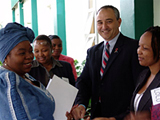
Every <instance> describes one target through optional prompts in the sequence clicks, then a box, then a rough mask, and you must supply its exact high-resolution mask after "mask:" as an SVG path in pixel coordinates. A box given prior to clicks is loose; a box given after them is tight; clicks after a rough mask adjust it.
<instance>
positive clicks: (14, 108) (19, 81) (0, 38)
mask: <svg viewBox="0 0 160 120" xmlns="http://www.w3.org/2000/svg"><path fill="white" fill-rule="evenodd" d="M33 39H34V33H33V31H32V30H31V29H29V28H25V27H23V26H22V25H20V24H18V23H8V24H7V25H6V27H5V28H2V29H1V30H0V61H1V62H2V63H3V66H2V67H0V101H1V102H0V111H1V113H0V119H1V120H33V119H36V120H54V118H53V112H54V109H55V103H54V99H53V97H52V96H51V94H50V93H49V92H48V91H47V90H46V89H45V87H44V86H43V85H42V84H41V83H40V82H38V81H36V80H35V79H34V78H32V77H31V76H30V75H29V74H27V72H29V71H30V69H31V66H32V60H33V57H34V56H33V53H32V46H31V45H30V43H31V42H32V41H33ZM34 85H35V86H36V87H35V86H34Z"/></svg>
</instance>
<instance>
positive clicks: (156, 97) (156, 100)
mask: <svg viewBox="0 0 160 120" xmlns="http://www.w3.org/2000/svg"><path fill="white" fill-rule="evenodd" d="M151 96H152V102H153V105H157V104H160V87H158V88H155V89H152V90H151Z"/></svg>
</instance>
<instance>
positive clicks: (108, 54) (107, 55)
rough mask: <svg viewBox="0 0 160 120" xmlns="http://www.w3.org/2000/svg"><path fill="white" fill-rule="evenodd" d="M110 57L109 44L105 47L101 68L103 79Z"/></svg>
mask: <svg viewBox="0 0 160 120" xmlns="http://www.w3.org/2000/svg"><path fill="white" fill-rule="evenodd" d="M109 56H110V53H109V43H108V42H107V43H106V45H105V53H104V59H103V62H102V67H101V70H100V75H101V78H102V76H103V73H104V69H105V67H106V65H107V62H108V59H109Z"/></svg>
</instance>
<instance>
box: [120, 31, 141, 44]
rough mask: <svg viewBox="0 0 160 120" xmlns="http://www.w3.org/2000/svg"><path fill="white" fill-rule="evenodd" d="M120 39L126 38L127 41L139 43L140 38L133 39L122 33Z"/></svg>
mask: <svg viewBox="0 0 160 120" xmlns="http://www.w3.org/2000/svg"><path fill="white" fill-rule="evenodd" d="M119 39H123V40H125V41H126V42H133V43H138V40H136V39H133V38H131V37H128V36H125V35H123V34H122V33H121V34H120V36H119Z"/></svg>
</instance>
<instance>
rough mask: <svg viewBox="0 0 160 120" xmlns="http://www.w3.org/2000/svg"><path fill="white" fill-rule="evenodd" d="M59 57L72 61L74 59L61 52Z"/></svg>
mask: <svg viewBox="0 0 160 120" xmlns="http://www.w3.org/2000/svg"><path fill="white" fill-rule="evenodd" d="M61 59H66V60H70V61H74V59H73V58H72V57H70V56H67V55H63V54H60V57H59V60H61Z"/></svg>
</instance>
